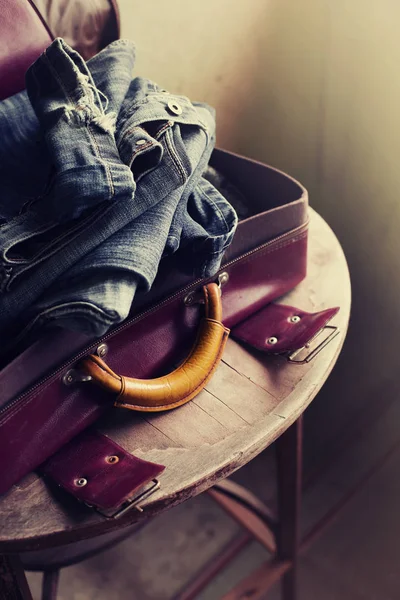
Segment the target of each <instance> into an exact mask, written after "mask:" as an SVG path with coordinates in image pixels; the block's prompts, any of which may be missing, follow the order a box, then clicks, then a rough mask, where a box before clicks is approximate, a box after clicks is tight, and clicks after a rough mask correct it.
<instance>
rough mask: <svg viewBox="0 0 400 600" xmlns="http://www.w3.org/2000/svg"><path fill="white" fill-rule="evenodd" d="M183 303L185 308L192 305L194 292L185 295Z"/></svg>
mask: <svg viewBox="0 0 400 600" xmlns="http://www.w3.org/2000/svg"><path fill="white" fill-rule="evenodd" d="M183 301H184V303H185V304H186V306H190V305H191V304H193V302H194V292H189V294H187V295H186V296H185V297H184V299H183Z"/></svg>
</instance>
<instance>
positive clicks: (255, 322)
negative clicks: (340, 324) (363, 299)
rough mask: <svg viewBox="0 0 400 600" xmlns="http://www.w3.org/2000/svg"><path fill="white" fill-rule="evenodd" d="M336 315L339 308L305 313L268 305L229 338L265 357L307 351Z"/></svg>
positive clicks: (285, 307)
mask: <svg viewBox="0 0 400 600" xmlns="http://www.w3.org/2000/svg"><path fill="white" fill-rule="evenodd" d="M338 312H339V308H338V307H335V308H328V309H327V310H322V311H320V312H316V313H308V312H305V311H304V310H300V309H298V308H294V307H293V306H285V305H283V304H268V306H266V307H265V308H263V309H261V310H259V311H258V312H256V313H255V314H254V315H252V316H251V317H249V318H248V319H246V320H245V321H243V322H242V323H240V324H239V325H237V326H236V327H234V328H233V329H232V337H234V338H235V339H237V340H240V341H242V342H245V343H246V344H248V345H249V346H252V347H253V348H256V349H257V350H261V351H263V352H266V353H268V354H292V353H294V352H296V351H298V350H301V349H303V348H306V347H307V346H308V344H309V343H310V342H311V340H313V339H314V338H315V337H316V336H317V335H318V334H319V333H320V332H321V331H322V330H323V329H324V328H325V327H327V324H328V323H329V322H330V321H331V319H333V317H334V316H335V315H336V314H337V313H338ZM299 362H301V361H299ZM307 362H308V361H307Z"/></svg>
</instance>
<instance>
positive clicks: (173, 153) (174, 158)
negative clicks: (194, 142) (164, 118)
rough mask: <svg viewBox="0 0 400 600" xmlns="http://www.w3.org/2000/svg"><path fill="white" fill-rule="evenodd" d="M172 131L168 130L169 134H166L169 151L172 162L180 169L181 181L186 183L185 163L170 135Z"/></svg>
mask: <svg viewBox="0 0 400 600" xmlns="http://www.w3.org/2000/svg"><path fill="white" fill-rule="evenodd" d="M170 132H171V130H169V131H167V134H166V136H165V142H166V144H165V145H166V148H167V151H168V154H169V155H170V157H171V160H172V162H173V163H174V164H175V166H176V168H177V169H178V172H179V175H180V177H181V181H182V183H183V184H184V183H185V181H186V172H185V169H184V166H183V164H182V163H181V161H180V159H179V157H178V154H177V152H176V151H175V148H174V145H173V142H172V140H171V139H170V138H171V135H168V134H169V133H170Z"/></svg>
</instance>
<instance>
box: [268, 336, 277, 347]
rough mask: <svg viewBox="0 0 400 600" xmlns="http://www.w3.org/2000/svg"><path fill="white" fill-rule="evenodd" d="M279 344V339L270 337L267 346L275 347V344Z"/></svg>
mask: <svg viewBox="0 0 400 600" xmlns="http://www.w3.org/2000/svg"><path fill="white" fill-rule="evenodd" d="M277 343H278V338H276V337H273V336H272V337H270V338H268V339H267V344H272V345H273V344H277Z"/></svg>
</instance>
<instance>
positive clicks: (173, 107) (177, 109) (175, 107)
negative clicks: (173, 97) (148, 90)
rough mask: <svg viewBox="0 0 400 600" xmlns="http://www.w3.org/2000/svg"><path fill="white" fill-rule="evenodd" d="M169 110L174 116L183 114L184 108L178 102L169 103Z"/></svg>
mask: <svg viewBox="0 0 400 600" xmlns="http://www.w3.org/2000/svg"><path fill="white" fill-rule="evenodd" d="M168 108H169V110H170V112H172V113H173V114H174V115H181V114H182V107H181V106H180V105H179V104H178V103H177V102H172V101H171V102H168Z"/></svg>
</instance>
